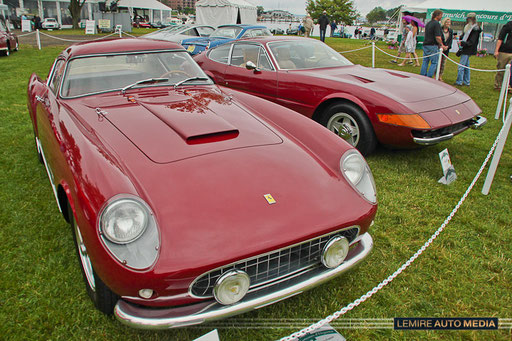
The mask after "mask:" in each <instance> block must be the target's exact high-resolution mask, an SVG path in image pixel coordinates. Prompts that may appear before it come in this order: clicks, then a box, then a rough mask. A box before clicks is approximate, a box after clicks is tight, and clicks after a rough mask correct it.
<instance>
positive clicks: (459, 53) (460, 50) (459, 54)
mask: <svg viewBox="0 0 512 341" xmlns="http://www.w3.org/2000/svg"><path fill="white" fill-rule="evenodd" d="M455 55H456V56H457V57H460V56H461V55H462V49H461V48H459V50H458V51H457V52H456V53H455Z"/></svg>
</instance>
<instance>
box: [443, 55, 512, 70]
mask: <svg viewBox="0 0 512 341" xmlns="http://www.w3.org/2000/svg"><path fill="white" fill-rule="evenodd" d="M445 57H446V59H448V60H449V61H450V62H452V63H454V64H456V65H458V66H462V67H464V68H466V69H470V70H473V71H480V72H500V71H505V69H501V70H483V69H475V68H471V67H469V66H466V65H462V64H459V63H457V62H456V61H454V60H453V59H451V58H450V57H448V56H445Z"/></svg>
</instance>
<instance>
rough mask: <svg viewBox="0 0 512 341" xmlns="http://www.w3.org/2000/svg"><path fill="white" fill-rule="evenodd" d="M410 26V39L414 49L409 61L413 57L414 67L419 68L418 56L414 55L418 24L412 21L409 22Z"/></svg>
mask: <svg viewBox="0 0 512 341" xmlns="http://www.w3.org/2000/svg"><path fill="white" fill-rule="evenodd" d="M411 25H412V38H413V39H414V40H413V42H414V48H413V50H412V53H411V59H412V57H414V61H415V62H416V64H414V66H420V61H419V58H418V54H417V53H416V44H417V43H418V38H417V35H418V31H419V27H418V23H417V22H416V21H414V20H411ZM412 63H413V62H412V60H411V64H412Z"/></svg>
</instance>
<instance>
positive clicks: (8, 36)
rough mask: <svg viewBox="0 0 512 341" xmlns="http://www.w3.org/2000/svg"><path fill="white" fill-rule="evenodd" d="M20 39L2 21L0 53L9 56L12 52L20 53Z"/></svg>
mask: <svg viewBox="0 0 512 341" xmlns="http://www.w3.org/2000/svg"><path fill="white" fill-rule="evenodd" d="M18 46H19V45H18V37H16V35H15V34H14V33H12V32H11V31H10V30H9V28H8V27H7V25H6V23H5V21H3V20H0V51H1V52H2V53H3V54H4V55H5V56H8V55H10V54H11V51H18Z"/></svg>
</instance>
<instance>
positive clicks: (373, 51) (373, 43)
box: [372, 41, 375, 69]
mask: <svg viewBox="0 0 512 341" xmlns="http://www.w3.org/2000/svg"><path fill="white" fill-rule="evenodd" d="M372 68H374V69H375V42H374V41H372Z"/></svg>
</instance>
